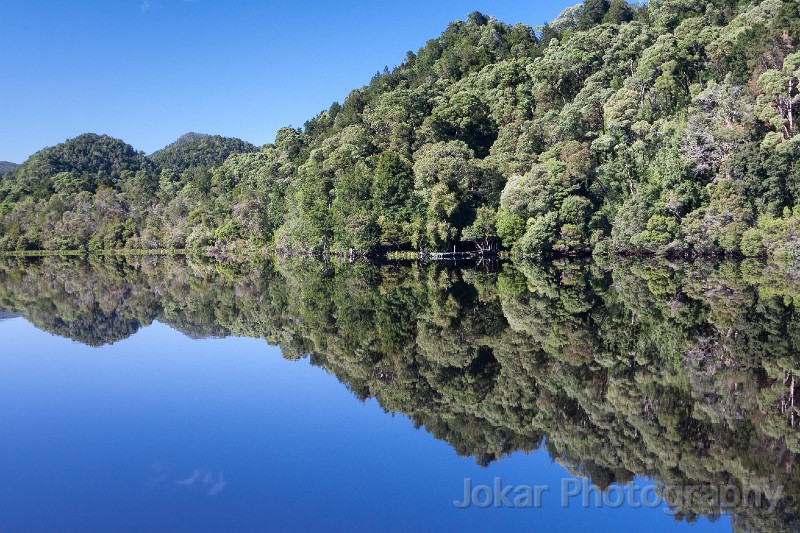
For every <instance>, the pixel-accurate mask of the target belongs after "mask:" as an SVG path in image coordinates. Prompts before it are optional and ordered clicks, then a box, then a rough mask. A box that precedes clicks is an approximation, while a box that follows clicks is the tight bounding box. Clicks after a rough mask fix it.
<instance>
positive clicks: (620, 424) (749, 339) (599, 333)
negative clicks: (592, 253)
mask: <svg viewBox="0 0 800 533" xmlns="http://www.w3.org/2000/svg"><path fill="white" fill-rule="evenodd" d="M601 259H602V258H601ZM786 274H787V272H786V271H785V270H784V269H776V268H775V267H774V266H769V265H765V264H764V263H761V262H758V261H757V260H753V259H747V260H744V261H743V262H741V263H739V264H736V263H733V262H730V261H725V262H720V263H719V264H710V263H704V262H696V263H694V264H689V263H685V262H681V263H679V264H674V263H669V262H667V261H666V260H661V261H658V262H655V261H653V262H651V261H647V260H645V261H642V260H636V261H635V262H633V261H632V262H630V263H629V262H626V261H614V262H610V264H604V263H603V262H602V261H597V260H595V261H594V262H585V261H572V260H567V261H564V260H558V261H553V262H549V263H548V264H547V265H546V266H541V265H537V264H536V263H534V262H530V261H519V262H518V263H516V264H513V263H504V264H502V265H499V266H497V265H495V266H494V267H491V268H483V267H481V268H478V269H456V268H448V267H446V265H441V264H434V265H433V266H429V267H419V266H418V265H412V266H411V267H408V266H402V265H396V264H387V265H383V266H379V265H376V264H374V263H372V262H367V261H353V262H348V261H345V260H339V259H333V260H330V261H327V262H326V261H318V260H313V259H307V258H297V257H294V258H284V257H279V258H277V259H276V258H272V259H271V260H270V261H267V262H258V261H246V262H236V261H218V260H213V259H210V258H207V257H205V256H194V257H193V258H190V259H189V260H181V259H179V258H170V257H160V258H159V257H143V256H130V257H116V256H115V257H107V258H101V257H98V256H88V257H85V258H60V257H47V258H38V259H36V260H32V261H30V260H25V259H16V258H5V259H0V309H5V310H6V311H5V315H15V314H21V315H22V316H24V317H25V318H26V319H27V320H29V321H31V322H33V323H34V324H35V325H36V326H37V327H39V328H41V329H44V330H46V331H50V332H52V333H55V334H58V335H62V336H66V337H69V338H72V339H75V340H77V341H80V342H83V343H86V344H91V345H101V344H106V343H111V342H115V341H117V340H120V339H123V338H126V337H129V336H130V335H132V334H134V333H135V332H136V331H137V330H139V328H141V327H143V326H145V325H148V324H151V323H152V322H153V321H155V320H157V321H159V322H161V323H164V324H168V325H170V326H172V327H173V328H176V329H178V330H180V331H182V332H184V333H185V334H186V335H189V336H191V337H194V338H199V337H206V336H214V337H224V336H227V335H237V336H246V337H251V338H261V339H265V340H266V341H267V342H268V343H269V344H272V345H279V346H280V348H281V352H282V353H283V356H284V357H286V358H288V359H291V360H295V359H299V358H301V357H305V356H310V358H311V362H312V363H313V364H315V365H320V366H322V367H324V368H325V369H327V370H328V371H329V372H331V373H332V374H335V375H336V376H337V377H338V378H339V380H341V381H342V382H343V383H344V384H345V385H346V386H347V387H348V388H349V389H350V390H351V391H352V392H353V394H354V395H355V396H356V397H357V398H359V399H362V400H363V399H366V398H376V399H377V400H378V402H380V404H381V405H382V406H383V408H384V409H385V410H386V411H388V412H392V413H403V414H405V415H407V416H408V417H410V418H411V419H412V420H413V421H414V423H415V424H416V425H417V426H419V427H424V429H425V430H426V431H429V432H430V433H432V434H433V435H434V436H435V437H436V438H439V439H443V440H445V441H447V442H448V443H450V445H452V446H453V448H454V449H455V450H456V451H457V452H458V453H459V454H462V455H464V456H470V457H474V458H475V460H476V461H478V462H479V463H480V464H488V463H490V462H492V461H496V460H500V459H502V458H503V457H505V456H506V455H508V454H511V453H513V452H516V451H533V450H538V449H541V448H542V447H544V448H545V449H546V450H547V452H549V453H550V454H551V455H552V457H553V458H554V459H555V460H557V461H558V462H560V463H561V464H563V465H564V466H565V467H566V468H568V469H569V470H570V471H571V472H573V473H574V474H576V475H581V476H586V477H588V478H590V479H591V481H592V482H593V483H594V484H596V485H597V486H598V487H600V488H606V487H608V486H609V485H610V484H612V483H625V482H628V481H630V480H632V478H633V477H634V476H648V477H651V478H653V479H654V480H655V482H656V484H657V485H658V486H659V487H661V490H663V493H664V494H665V498H666V499H667V501H668V502H669V503H670V504H672V506H673V508H674V510H675V513H676V517H677V518H678V519H682V520H688V521H692V520H694V519H696V518H697V517H698V516H712V517H714V516H718V515H720V514H721V513H723V512H727V511H730V512H731V513H732V514H733V518H734V520H733V523H734V527H735V528H736V529H737V530H741V531H765V532H767V531H768V532H778V531H784V530H792V531H796V530H797V526H798V523H799V522H798V520H799V519H800V485H798V484H797V482H796V481H797V476H798V469H800V405H798V402H800V390H798V389H800V380H798V379H797V378H798V372H800V371H798V365H797V361H798V357H797V354H798V350H799V349H800V319H798V316H799V315H798V313H797V312H796V310H795V306H796V305H797V302H798V301H800V300H799V299H800V284H798V283H797V281H796V279H797V276H796V275H794V276H787V275H786ZM1 316H3V311H0V317H1ZM725 485H732V486H735V487H739V488H741V489H743V490H744V491H749V490H752V491H756V492H757V493H759V494H761V493H764V494H767V493H769V494H774V493H773V492H772V491H774V490H776V488H777V487H782V488H783V493H782V496H781V498H780V501H779V502H777V504H778V507H777V511H776V512H774V513H767V512H765V511H764V509H765V508H766V506H767V505H768V503H766V502H762V504H763V506H762V507H759V506H757V505H756V504H755V502H753V501H745V502H742V505H741V506H740V507H735V508H733V509H729V510H726V509H722V508H720V506H719V504H718V503H717V504H715V502H714V501H713V499H709V498H705V497H702V496H700V497H698V498H697V499H692V500H689V501H683V500H682V499H674V498H672V497H671V496H670V488H671V487H686V486H692V487H697V488H698V490H699V491H701V492H700V494H701V495H702V494H703V493H702V491H703V490H704V488H711V487H719V486H725ZM770 503H775V502H770Z"/></svg>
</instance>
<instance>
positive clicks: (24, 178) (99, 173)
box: [0, 133, 154, 199]
mask: <svg viewBox="0 0 800 533" xmlns="http://www.w3.org/2000/svg"><path fill="white" fill-rule="evenodd" d="M140 170H144V171H153V170H154V165H153V163H152V162H150V161H149V160H148V159H147V158H146V157H145V156H144V153H142V152H137V151H136V150H135V149H134V148H133V147H132V146H130V145H129V144H126V143H124V142H123V141H121V140H119V139H115V138H113V137H109V136H108V135H97V134H94V133H85V134H83V135H80V136H78V137H75V138H74V139H70V140H68V141H66V142H64V143H62V144H59V145H56V146H53V147H51V148H45V149H44V150H41V151H39V152H37V153H35V154H33V155H32V156H31V157H30V158H29V159H28V160H27V161H25V162H24V163H22V164H21V165H19V166H17V167H15V168H14V169H13V170H12V171H11V172H9V173H7V174H6V175H5V176H4V179H3V183H2V185H0V199H1V198H8V197H11V198H14V197H18V198H20V197H23V196H25V195H30V196H33V197H34V198H47V197H49V196H50V195H52V194H53V193H56V192H67V193H75V192H81V191H87V192H94V191H95V190H96V189H97V187H98V186H100V185H105V186H108V187H112V188H116V189H119V187H120V186H121V184H122V182H123V181H124V180H125V178H127V177H130V176H133V175H134V174H136V173H137V172H138V171H140Z"/></svg>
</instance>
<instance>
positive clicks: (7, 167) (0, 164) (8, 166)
mask: <svg viewBox="0 0 800 533" xmlns="http://www.w3.org/2000/svg"><path fill="white" fill-rule="evenodd" d="M15 168H17V164H16V163H11V162H10V161H0V176H2V175H3V174H6V173H8V172H11V171H12V170H14V169H15Z"/></svg>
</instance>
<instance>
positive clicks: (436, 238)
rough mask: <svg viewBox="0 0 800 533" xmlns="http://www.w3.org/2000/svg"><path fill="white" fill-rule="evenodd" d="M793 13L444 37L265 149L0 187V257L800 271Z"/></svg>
mask: <svg viewBox="0 0 800 533" xmlns="http://www.w3.org/2000/svg"><path fill="white" fill-rule="evenodd" d="M799 40H800V3H798V1H797V0H763V1H758V0H711V1H709V2H700V3H698V2H691V1H689V0H658V1H657V0H653V1H650V2H647V3H642V4H638V5H632V4H628V3H627V2H625V1H624V0H610V1H609V0H587V1H586V2H585V3H583V4H579V5H577V6H575V7H572V8H570V9H567V10H566V11H564V12H563V13H562V14H561V15H560V16H559V17H558V18H557V19H556V20H554V21H552V22H551V23H549V24H545V25H543V26H540V27H536V28H533V27H529V26H525V25H521V24H519V25H515V26H509V25H506V24H503V23H501V22H500V21H498V20H496V19H494V18H492V17H489V16H485V15H483V14H480V13H472V14H471V15H469V16H468V18H467V20H465V21H457V22H454V23H452V24H451V25H450V26H449V27H448V28H447V29H446V30H445V32H444V33H443V34H442V35H441V36H440V37H438V38H436V39H432V40H430V41H428V42H427V43H426V44H425V46H424V47H422V48H420V49H419V50H418V51H417V52H416V53H413V52H408V53H407V56H406V59H405V60H404V61H403V63H402V64H400V65H399V66H397V67H396V68H394V69H393V70H389V69H386V70H384V71H383V72H379V73H378V74H376V75H375V77H374V78H373V79H372V81H371V82H370V83H369V85H367V86H365V87H362V88H360V89H357V90H354V91H353V92H352V93H350V95H349V96H348V97H347V98H346V99H345V100H344V102H343V103H341V104H339V103H334V104H333V105H332V106H331V107H330V108H329V109H327V110H325V111H323V112H322V113H320V114H319V115H318V116H316V117H314V118H313V119H311V120H309V121H308V122H306V123H305V124H304V126H303V127H302V128H291V127H287V128H284V129H282V130H280V131H279V132H278V134H277V136H276V138H275V141H274V143H272V144H268V145H265V146H263V147H262V148H261V149H256V148H254V147H252V146H251V145H249V144H247V143H245V142H242V141H239V140H236V139H223V138H220V137H207V136H202V135H196V134H194V135H189V136H188V137H187V138H184V139H182V140H181V141H180V142H177V143H175V144H174V145H171V146H170V147H167V148H165V149H164V150H162V151H159V152H157V153H155V154H153V155H152V156H150V157H146V156H145V155H144V154H142V153H139V152H137V151H135V150H134V149H133V148H131V147H130V146H128V145H126V144H124V143H122V142H121V141H118V140H115V139H111V138H108V137H104V136H97V135H83V136H81V137H78V138H77V139H73V140H71V141H68V142H66V143H65V144H62V145H59V146H56V147H54V148H49V149H46V150H43V151H42V152H39V153H37V154H35V155H33V156H32V157H31V158H30V159H29V160H28V161H26V162H25V163H23V164H22V165H21V166H19V167H18V168H16V169H14V170H13V171H11V172H10V173H8V174H6V175H4V176H3V178H2V180H0V249H4V250H21V249H24V250H31V249H47V250H60V249H82V250H96V249H109V248H136V249H153V248H168V249H181V248H208V247H215V248H217V249H219V248H230V247H244V246H247V247H265V248H270V249H274V250H279V251H280V250H283V251H293V252H314V253H320V252H345V251H349V250H353V251H356V252H359V253H377V252H381V251H386V250H414V251H416V250H420V251H439V250H450V249H452V248H453V246H456V247H459V249H461V250H474V249H489V250H494V249H505V250H510V251H511V252H512V253H514V254H518V255H527V256H543V255H550V254H552V255H581V254H587V253H591V252H594V253H596V254H610V253H638V254H662V255H676V256H693V255H720V254H733V255H745V256H785V257H800V130H799V129H798V127H797V126H796V122H797V117H798V113H799V112H800V89H799V88H798V78H800V52H798V48H797V45H798V42H800V41H799Z"/></svg>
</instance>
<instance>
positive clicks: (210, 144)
mask: <svg viewBox="0 0 800 533" xmlns="http://www.w3.org/2000/svg"><path fill="white" fill-rule="evenodd" d="M257 151H258V148H257V147H256V146H254V145H252V144H250V143H249V142H246V141H243V140H241V139H236V138H234V137H221V136H219V135H206V134H204V133H187V134H185V135H181V136H180V137H179V138H178V140H176V141H175V142H174V143H172V144H170V145H168V146H166V147H164V148H162V149H161V150H159V151H157V152H154V153H153V154H150V156H149V159H150V160H151V161H153V162H154V163H155V164H156V165H158V166H159V167H161V168H162V169H171V170H176V171H179V172H180V171H183V170H186V169H187V168H197V167H215V166H219V165H221V164H222V163H224V162H225V160H226V159H228V157H230V156H231V154H244V153H250V152H257Z"/></svg>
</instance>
